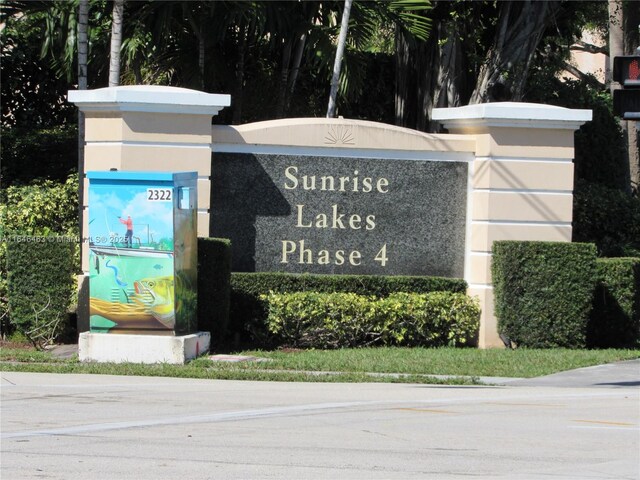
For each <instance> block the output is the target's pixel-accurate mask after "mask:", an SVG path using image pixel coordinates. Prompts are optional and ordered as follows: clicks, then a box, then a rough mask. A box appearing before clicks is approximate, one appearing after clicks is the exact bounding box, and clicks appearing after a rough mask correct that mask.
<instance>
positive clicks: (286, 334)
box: [262, 292, 480, 348]
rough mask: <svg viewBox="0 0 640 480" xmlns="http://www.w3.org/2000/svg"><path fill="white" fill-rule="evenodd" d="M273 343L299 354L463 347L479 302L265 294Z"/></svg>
mask: <svg viewBox="0 0 640 480" xmlns="http://www.w3.org/2000/svg"><path fill="white" fill-rule="evenodd" d="M262 298H263V299H264V300H265V301H266V302H267V304H268V312H269V314H268V317H267V325H268V328H269V331H270V332H271V333H272V334H274V336H275V339H276V343H278V344H281V345H286V346H290V347H297V348H346V347H351V348H353V347H364V346H369V345H373V344H376V345H397V346H425V347H437V346H444V345H449V346H454V345H464V344H466V343H467V342H468V340H469V339H470V338H472V337H473V336H474V335H475V334H476V333H477V330H478V326H479V318H480V308H479V306H478V303H477V301H475V300H473V299H471V298H469V297H467V296H466V295H464V294H461V293H452V292H432V293H427V294H415V293H401V292H400V293H393V294H391V295H389V296H388V297H386V298H377V297H373V296H364V295H357V294H354V293H319V292H295V293H273V292H271V293H269V294H268V295H263V296H262Z"/></svg>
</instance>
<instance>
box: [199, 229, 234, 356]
mask: <svg viewBox="0 0 640 480" xmlns="http://www.w3.org/2000/svg"><path fill="white" fill-rule="evenodd" d="M230 290H231V242H230V241H229V240H227V239H223V238H198V329H199V330H201V331H206V332H211V346H212V347H213V348H217V347H218V346H219V345H220V344H221V343H223V342H224V339H225V337H226V334H227V327H228V324H229V295H230Z"/></svg>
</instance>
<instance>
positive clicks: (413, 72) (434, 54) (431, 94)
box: [396, 16, 465, 131]
mask: <svg viewBox="0 0 640 480" xmlns="http://www.w3.org/2000/svg"><path fill="white" fill-rule="evenodd" d="M463 30H464V25H461V24H460V22H458V21H457V20H456V19H455V18H453V17H450V16H447V17H445V18H443V19H441V20H440V21H439V22H437V23H435V24H434V25H433V27H432V29H431V34H430V36H429V39H428V40H427V41H426V42H417V43H416V44H415V45H411V46H409V44H408V42H407V40H406V39H405V38H404V36H403V35H402V34H399V35H398V36H397V37H396V60H397V64H396V125H401V126H406V127H410V128H416V129H417V130H421V131H437V130H438V129H439V123H437V122H430V118H431V110H432V109H433V108H434V107H438V108H444V107H457V106H460V105H461V103H462V101H463V99H462V96H463V94H462V90H463V86H464V85H465V75H464V68H463V63H464V62H463V54H462V46H461V43H460V37H461V36H462V35H464V33H463ZM409 106H411V107H412V108H409Z"/></svg>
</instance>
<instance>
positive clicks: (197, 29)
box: [182, 2, 206, 90]
mask: <svg viewBox="0 0 640 480" xmlns="http://www.w3.org/2000/svg"><path fill="white" fill-rule="evenodd" d="M182 12H183V13H184V15H185V16H186V17H187V20H189V24H190V25H191V28H192V29H193V33H194V35H195V36H196V38H197V39H198V73H199V74H200V82H199V83H200V89H201V90H204V89H205V82H204V66H205V49H206V46H205V42H204V40H205V38H204V32H203V27H202V22H200V23H199V24H198V22H197V21H196V19H195V18H194V17H193V12H192V11H191V5H190V2H182Z"/></svg>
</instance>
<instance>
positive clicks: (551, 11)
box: [469, 0, 560, 104]
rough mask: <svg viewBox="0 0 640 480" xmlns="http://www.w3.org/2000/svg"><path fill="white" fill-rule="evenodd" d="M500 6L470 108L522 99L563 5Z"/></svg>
mask: <svg viewBox="0 0 640 480" xmlns="http://www.w3.org/2000/svg"><path fill="white" fill-rule="evenodd" d="M499 6H500V15H499V17H498V25H497V32H496V36H495V39H494V41H493V45H492V46H491V49H490V50H489V52H488V54H487V58H486V60H485V62H484V64H483V65H482V67H481V68H480V74H479V75H478V81H477V83H476V88H475V90H474V91H473V93H472V94H471V99H470V100H469V103H470V104H474V103H484V102H495V101H505V100H515V101H518V100H521V99H522V97H523V94H524V88H525V85H526V81H527V77H528V74H529V67H530V65H531V61H532V59H533V55H534V53H535V50H536V47H537V46H538V44H539V43H540V40H541V38H542V35H543V33H544V30H545V28H546V26H547V25H548V24H549V21H550V20H551V19H552V18H553V17H554V15H555V13H556V12H557V11H558V9H559V8H560V2H558V1H544V2H543V1H535V0H525V1H521V2H501V3H499Z"/></svg>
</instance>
